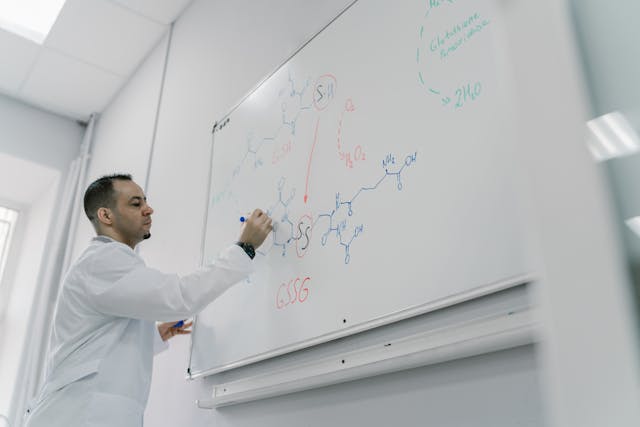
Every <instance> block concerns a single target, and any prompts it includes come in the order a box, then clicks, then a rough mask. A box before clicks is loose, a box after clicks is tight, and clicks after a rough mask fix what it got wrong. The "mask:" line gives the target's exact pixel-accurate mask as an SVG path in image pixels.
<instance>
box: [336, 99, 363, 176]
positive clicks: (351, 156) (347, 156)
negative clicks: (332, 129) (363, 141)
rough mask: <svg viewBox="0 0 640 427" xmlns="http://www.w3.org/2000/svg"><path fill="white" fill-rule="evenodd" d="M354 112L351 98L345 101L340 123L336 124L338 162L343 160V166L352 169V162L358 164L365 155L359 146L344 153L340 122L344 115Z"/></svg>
mask: <svg viewBox="0 0 640 427" xmlns="http://www.w3.org/2000/svg"><path fill="white" fill-rule="evenodd" d="M355 110H356V107H355V106H354V105H353V101H352V100H351V98H349V99H347V102H346V103H345V106H344V110H343V111H342V114H340V121H339V122H338V147H337V148H338V157H339V158H340V160H344V163H345V166H346V167H348V168H350V169H351V168H353V162H359V161H361V160H366V159H367V157H366V154H365V152H364V150H363V149H362V146H361V145H356V147H355V148H354V149H353V152H351V151H345V149H344V146H343V144H342V121H343V119H344V113H351V112H353V111H355Z"/></svg>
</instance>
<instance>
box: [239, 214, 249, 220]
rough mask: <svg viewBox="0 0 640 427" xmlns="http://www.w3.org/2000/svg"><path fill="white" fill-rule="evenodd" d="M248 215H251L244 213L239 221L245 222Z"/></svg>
mask: <svg viewBox="0 0 640 427" xmlns="http://www.w3.org/2000/svg"><path fill="white" fill-rule="evenodd" d="M249 215H251V214H250V213H248V214H245V215H243V216H241V217H240V222H247V221H248V220H249Z"/></svg>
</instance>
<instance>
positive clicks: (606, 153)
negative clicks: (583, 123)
mask: <svg viewBox="0 0 640 427" xmlns="http://www.w3.org/2000/svg"><path fill="white" fill-rule="evenodd" d="M587 130H588V137H587V145H588V147H589V150H590V151H591V154H592V155H593V157H594V158H595V159H596V160H597V161H605V160H609V159H612V158H615V157H622V156H628V155H630V154H633V153H635V152H637V151H638V150H640V137H638V133H637V132H636V131H635V129H634V128H633V126H631V124H630V123H629V121H628V120H627V118H626V117H625V116H624V114H622V113H620V112H619V111H614V112H611V113H608V114H605V115H603V116H600V117H596V118H595V119H593V120H589V121H588V122H587Z"/></svg>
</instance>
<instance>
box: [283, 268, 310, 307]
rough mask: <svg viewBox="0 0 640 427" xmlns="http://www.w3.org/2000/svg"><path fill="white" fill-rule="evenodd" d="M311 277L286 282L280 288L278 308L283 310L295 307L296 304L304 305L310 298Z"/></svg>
mask: <svg viewBox="0 0 640 427" xmlns="http://www.w3.org/2000/svg"><path fill="white" fill-rule="evenodd" d="M310 281H311V277H308V276H307V277H304V278H300V277H296V278H295V279H291V280H289V282H284V283H283V284H281V285H280V286H279V287H278V292H277V294H276V308H277V309H278V310H282V309H283V308H285V307H287V306H289V305H293V304H295V303H296V302H298V303H303V302H305V301H306V300H307V298H308V297H309V282H310Z"/></svg>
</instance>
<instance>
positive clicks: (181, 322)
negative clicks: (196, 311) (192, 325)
mask: <svg viewBox="0 0 640 427" xmlns="http://www.w3.org/2000/svg"><path fill="white" fill-rule="evenodd" d="M183 326H184V320H181V321H179V322H176V324H175V325H173V326H172V328H182V327H183Z"/></svg>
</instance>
